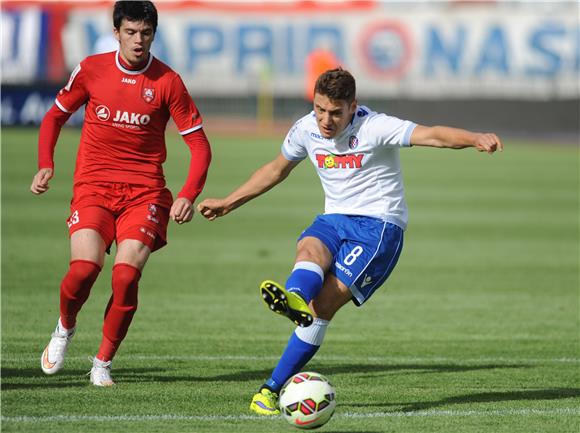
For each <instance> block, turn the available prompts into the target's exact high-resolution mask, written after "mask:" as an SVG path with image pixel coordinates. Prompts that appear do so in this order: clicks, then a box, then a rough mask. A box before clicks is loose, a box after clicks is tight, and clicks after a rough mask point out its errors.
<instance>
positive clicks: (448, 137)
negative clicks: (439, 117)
mask: <svg viewBox="0 0 580 433" xmlns="http://www.w3.org/2000/svg"><path fill="white" fill-rule="evenodd" d="M411 144H412V145H415V146H430V147H443V148H449V149H464V148H466V147H474V148H476V149H477V150H478V151H480V152H487V153H489V154H491V153H494V152H495V151H497V150H499V151H500V152H501V151H502V150H503V144H502V142H501V140H500V139H499V137H498V136H497V135H496V134H494V133H480V132H472V131H467V130H465V129H459V128H451V127H449V126H422V125H417V126H416V127H415V129H414V130H413V133H412V134H411Z"/></svg>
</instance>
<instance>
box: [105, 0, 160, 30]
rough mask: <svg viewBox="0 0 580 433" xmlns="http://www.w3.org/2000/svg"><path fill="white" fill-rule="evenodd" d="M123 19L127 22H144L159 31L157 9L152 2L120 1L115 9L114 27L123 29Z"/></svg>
mask: <svg viewBox="0 0 580 433" xmlns="http://www.w3.org/2000/svg"><path fill="white" fill-rule="evenodd" d="M123 18H125V19H127V21H144V22H146V23H149V24H151V26H152V27H153V33H155V32H156V31H157V9H156V8H155V5H154V4H153V2H150V1H118V2H116V3H115V7H114V9H113V26H115V28H116V29H117V30H119V28H121V23H122V22H123Z"/></svg>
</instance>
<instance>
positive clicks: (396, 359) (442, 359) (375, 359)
mask: <svg viewBox="0 0 580 433" xmlns="http://www.w3.org/2000/svg"><path fill="white" fill-rule="evenodd" d="M279 358H280V357H279V356H269V355H264V356H255V355H215V356H212V355H180V356H173V355H120V356H119V359H120V360H123V361H125V360H127V361H208V362H217V361H224V362H229V361H272V360H278V359H279ZM38 359H40V358H38V357H31V356H22V357H18V356H3V357H2V361H3V362H18V361H21V362H22V361H36V360H38ZM86 359H87V355H85V356H69V357H67V360H76V361H78V360H82V361H85V360H86ZM315 360H316V361H340V362H349V361H351V362H390V363H393V362H418V363H425V364H426V365H428V364H429V363H435V362H449V363H452V364H481V363H486V362H487V363H492V362H505V363H509V364H518V363H524V364H546V363H556V364H578V363H580V358H507V357H481V358H469V359H461V358H449V357H437V356H434V357H412V356H347V355H345V356H341V355H322V356H317V357H316V358H315Z"/></svg>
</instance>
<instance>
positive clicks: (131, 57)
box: [113, 18, 155, 66]
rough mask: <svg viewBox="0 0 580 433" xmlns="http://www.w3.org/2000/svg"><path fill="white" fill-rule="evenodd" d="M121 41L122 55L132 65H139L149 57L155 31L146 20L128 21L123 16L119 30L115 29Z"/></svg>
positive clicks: (116, 35) (120, 49)
mask: <svg viewBox="0 0 580 433" xmlns="http://www.w3.org/2000/svg"><path fill="white" fill-rule="evenodd" d="M113 31H114V33H115V37H116V38H117V40H118V41H119V52H120V53H121V57H122V58H123V60H125V61H126V62H127V63H129V64H130V65H131V66H137V65H139V64H141V63H143V62H145V61H147V59H148V58H149V50H150V49H151V44H152V43H153V38H154V37H155V33H154V32H153V27H152V26H151V24H149V23H146V22H145V21H128V20H127V19H125V18H123V20H122V21H121V25H120V26H119V30H117V29H113Z"/></svg>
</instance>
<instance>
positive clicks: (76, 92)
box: [54, 62, 89, 113]
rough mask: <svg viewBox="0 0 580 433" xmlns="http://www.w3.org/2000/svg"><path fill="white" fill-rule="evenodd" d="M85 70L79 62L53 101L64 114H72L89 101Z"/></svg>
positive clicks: (83, 65)
mask: <svg viewBox="0 0 580 433" xmlns="http://www.w3.org/2000/svg"><path fill="white" fill-rule="evenodd" d="M87 82H88V77H87V68H86V64H85V63H84V62H81V63H80V64H79V65H78V66H77V67H76V68H75V69H74V70H73V71H72V73H71V74H70V78H69V79H68V82H67V83H66V86H64V87H63V88H62V89H60V91H59V92H58V95H57V97H56V100H55V101H54V102H55V104H56V106H57V107H58V108H60V110H61V111H64V112H65V113H74V112H75V111H77V110H78V109H79V108H80V107H81V106H82V105H84V104H86V103H87V101H88V100H89V91H88V89H87V86H86V83H87Z"/></svg>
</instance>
